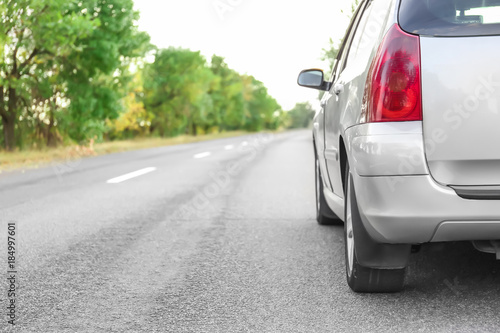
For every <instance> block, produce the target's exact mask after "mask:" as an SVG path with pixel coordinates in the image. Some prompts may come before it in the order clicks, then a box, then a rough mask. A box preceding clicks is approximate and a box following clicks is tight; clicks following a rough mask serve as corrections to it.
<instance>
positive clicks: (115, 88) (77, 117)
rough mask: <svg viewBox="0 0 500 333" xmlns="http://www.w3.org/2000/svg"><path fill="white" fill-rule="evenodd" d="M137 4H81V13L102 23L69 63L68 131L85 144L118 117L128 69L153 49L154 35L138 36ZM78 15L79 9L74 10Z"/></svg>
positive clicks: (91, 0) (122, 0)
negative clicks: (85, 140)
mask: <svg viewBox="0 0 500 333" xmlns="http://www.w3.org/2000/svg"><path fill="white" fill-rule="evenodd" d="M133 5H134V4H133V1H132V0H101V1H95V0H81V1H80V2H77V7H78V9H77V10H78V11H79V12H80V13H82V15H84V16H85V17H89V18H92V19H93V20H97V21H98V22H99V23H100V24H99V26H98V27H97V28H95V29H93V30H92V33H91V34H90V35H88V36H87V37H85V38H81V39H79V40H78V41H77V42H76V44H75V46H76V48H77V49H78V50H81V51H78V52H73V53H72V54H71V55H70V56H68V57H67V58H65V59H64V60H65V61H64V68H65V72H64V74H65V76H64V80H65V82H67V91H66V96H67V98H68V99H69V100H71V103H70V105H69V107H68V114H67V117H66V118H65V125H66V131H67V132H68V133H69V134H70V136H71V138H73V139H75V140H77V141H81V140H84V139H87V138H89V137H94V136H98V137H100V136H101V135H102V133H103V132H104V131H105V130H106V126H105V122H106V119H114V118H116V117H118V115H119V113H120V111H121V110H122V105H123V104H122V103H120V99H122V98H123V97H124V96H125V95H126V94H127V93H128V91H127V84H128V82H129V81H130V80H131V79H132V75H130V73H129V71H128V69H129V66H130V65H131V64H134V63H135V62H136V60H137V59H138V58H141V57H143V56H144V54H145V53H146V52H147V51H149V50H151V44H150V43H149V36H148V35H147V34H146V33H144V32H140V31H138V28H137V26H136V25H135V22H136V21H137V19H138V18H139V13H138V12H137V11H135V10H134V9H133ZM73 10H74V9H73Z"/></svg>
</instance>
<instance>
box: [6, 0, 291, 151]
mask: <svg viewBox="0 0 500 333" xmlns="http://www.w3.org/2000/svg"><path fill="white" fill-rule="evenodd" d="M138 15H139V14H138V12H136V11H134V10H133V1H132V0H0V21H1V24H0V118H1V120H2V121H1V123H0V130H1V131H2V132H3V136H2V137H1V138H0V144H1V145H2V146H4V147H5V148H6V149H8V150H12V149H14V148H15V147H19V148H23V147H24V146H28V147H32V146H34V145H37V146H46V145H48V146H55V145H57V144H60V143H61V142H85V141H87V140H90V139H97V140H101V139H121V138H133V137H136V136H146V135H159V136H175V135H179V134H191V135H196V134H198V133H199V132H200V131H201V132H205V133H207V132H211V131H224V130H236V129H246V130H252V131H258V130H261V129H274V128H277V127H279V126H280V125H281V121H282V116H283V112H282V111H281V107H280V106H279V105H278V103H277V102H276V100H274V99H273V98H272V97H270V96H269V94H268V92H267V89H266V88H265V86H264V85H263V83H262V82H260V81H258V80H256V79H255V78H254V77H252V76H247V75H240V74H239V73H237V72H236V71H234V70H233V69H231V68H229V66H228V65H227V64H226V62H225V61H224V58H222V57H219V56H213V57H212V59H211V61H210V62H207V60H206V59H205V58H204V57H203V56H202V55H201V54H200V52H193V51H190V50H184V49H176V48H168V49H161V50H157V49H156V48H155V47H154V46H152V45H151V44H150V43H149V36H148V35H147V34H146V33H144V32H140V31H138V29H137V27H136V21H137V19H138ZM146 55H148V57H146ZM150 56H153V57H154V61H152V62H147V61H146V60H145V59H150V58H151V57H150Z"/></svg>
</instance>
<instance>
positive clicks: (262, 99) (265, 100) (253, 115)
mask: <svg viewBox="0 0 500 333" xmlns="http://www.w3.org/2000/svg"><path fill="white" fill-rule="evenodd" d="M245 82H246V85H247V87H246V90H247V99H246V105H245V126H244V128H245V129H246V130H248V131H260V130H262V129H276V128H277V127H278V126H279V123H280V121H279V116H280V114H281V106H280V105H279V104H278V102H277V101H276V100H275V99H274V98H272V97H271V96H270V95H269V94H268V91H267V88H266V87H265V86H264V84H263V83H262V82H260V81H258V80H256V79H255V78H254V77H252V76H250V77H247V78H246V80H245ZM248 93H249V94H248Z"/></svg>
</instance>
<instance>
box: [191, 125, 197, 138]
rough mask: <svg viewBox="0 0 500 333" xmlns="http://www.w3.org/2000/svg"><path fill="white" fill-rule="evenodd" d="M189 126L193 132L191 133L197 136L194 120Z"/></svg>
mask: <svg viewBox="0 0 500 333" xmlns="http://www.w3.org/2000/svg"><path fill="white" fill-rule="evenodd" d="M191 128H192V132H193V133H192V134H193V135H194V136H197V135H198V128H197V126H196V124H195V123H194V122H192V123H191Z"/></svg>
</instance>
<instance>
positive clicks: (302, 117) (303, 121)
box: [287, 102, 315, 128]
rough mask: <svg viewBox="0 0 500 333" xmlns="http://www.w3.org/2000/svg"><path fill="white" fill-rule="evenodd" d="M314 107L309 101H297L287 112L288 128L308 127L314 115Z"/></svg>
mask: <svg viewBox="0 0 500 333" xmlns="http://www.w3.org/2000/svg"><path fill="white" fill-rule="evenodd" d="M314 113H315V112H314V109H313V108H312V106H311V104H310V103H309V102H305V103H297V104H295V106H294V107H293V109H291V110H290V111H288V113H287V117H288V128H304V127H308V126H309V124H310V123H311V120H312V118H313V117H314Z"/></svg>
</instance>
